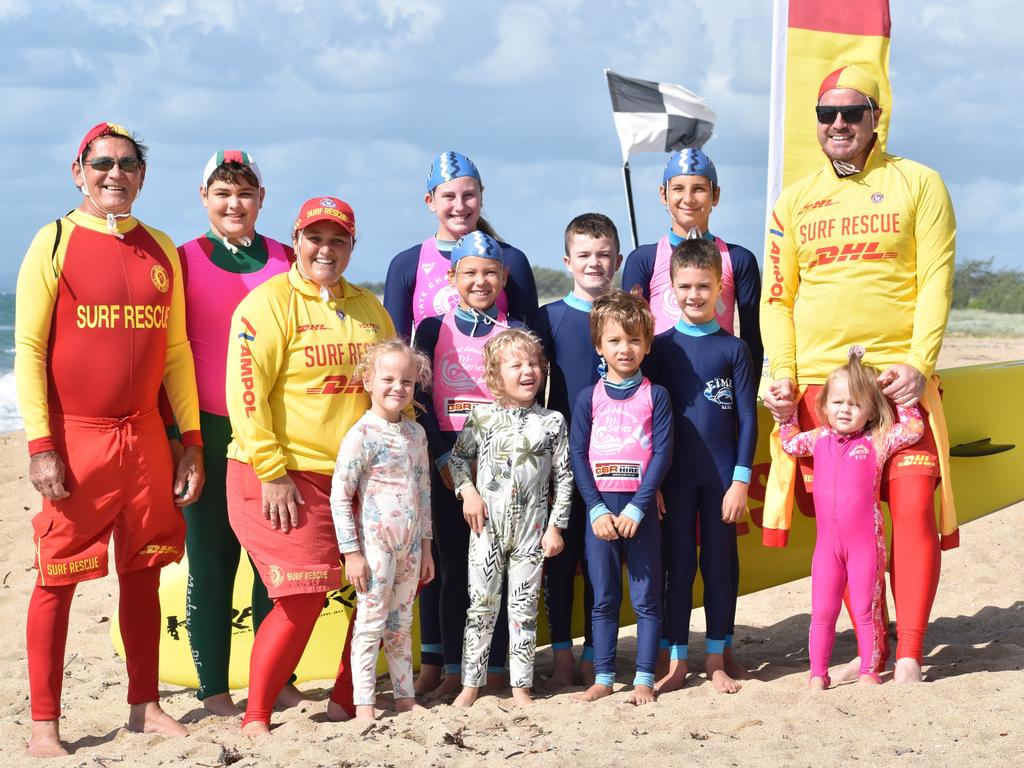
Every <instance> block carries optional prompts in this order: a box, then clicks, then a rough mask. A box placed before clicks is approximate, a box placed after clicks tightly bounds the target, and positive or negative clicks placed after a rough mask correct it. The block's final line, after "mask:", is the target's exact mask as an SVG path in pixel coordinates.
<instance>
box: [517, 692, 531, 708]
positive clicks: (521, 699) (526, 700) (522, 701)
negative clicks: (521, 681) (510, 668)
mask: <svg viewBox="0 0 1024 768" xmlns="http://www.w3.org/2000/svg"><path fill="white" fill-rule="evenodd" d="M512 703H513V704H515V705H516V706H517V707H528V706H530V705H531V704H533V695H532V694H531V693H530V689H529V688H513V689H512Z"/></svg>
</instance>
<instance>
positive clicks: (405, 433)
mask: <svg viewBox="0 0 1024 768" xmlns="http://www.w3.org/2000/svg"><path fill="white" fill-rule="evenodd" d="M355 496H358V497H359V507H360V508H359V510H358V516H359V519H358V521H357V520H356V517H355V514H354V513H353V497H355ZM331 513H332V514H333V516H334V527H335V529H336V530H337V533H338V549H339V550H340V551H341V553H342V554H345V553H348V552H358V551H360V550H361V551H362V553H363V556H364V557H365V558H366V562H367V563H368V564H369V566H370V571H371V574H370V581H369V585H368V588H367V591H366V592H364V593H356V600H357V607H358V610H357V612H356V625H355V628H354V629H353V633H352V658H351V663H352V689H353V700H354V702H355V704H356V706H372V705H373V702H374V698H375V693H376V682H377V677H376V666H377V653H378V650H379V649H380V641H381V637H383V638H384V656H385V657H386V658H387V660H388V670H389V671H390V673H391V682H392V685H393V686H394V689H395V698H396V699H403V698H411V697H412V696H413V695H414V694H413V687H412V683H413V680H412V604H413V600H414V599H415V598H416V587H417V585H418V583H419V576H420V559H421V556H422V552H421V540H422V539H429V538H431V525H430V465H429V463H428V459H427V438H426V434H425V433H424V432H423V427H421V426H420V425H419V424H417V423H416V422H415V421H409V420H406V419H402V420H401V421H399V422H397V423H391V422H389V421H387V420H385V419H382V418H381V417H379V416H377V415H375V414H373V413H372V412H371V411H367V412H366V413H364V414H363V416H362V418H360V419H359V421H357V422H356V423H355V424H354V425H353V426H352V428H351V429H350V430H349V431H348V432H347V433H346V434H345V437H344V439H343V440H342V441H341V447H340V448H339V449H338V460H337V463H336V464H335V466H334V480H333V482H332V483H331Z"/></svg>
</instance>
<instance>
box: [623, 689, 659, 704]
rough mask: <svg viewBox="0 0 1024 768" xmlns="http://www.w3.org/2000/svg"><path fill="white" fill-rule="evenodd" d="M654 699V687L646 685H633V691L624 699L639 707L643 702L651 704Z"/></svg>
mask: <svg viewBox="0 0 1024 768" xmlns="http://www.w3.org/2000/svg"><path fill="white" fill-rule="evenodd" d="M654 700H655V695H654V689H653V688H651V687H650V686H647V685H637V686H634V687H633V692H632V693H631V694H629V698H628V699H626V701H628V702H629V703H630V704H632V705H634V706H637V707H641V706H643V705H644V704H653V703H654Z"/></svg>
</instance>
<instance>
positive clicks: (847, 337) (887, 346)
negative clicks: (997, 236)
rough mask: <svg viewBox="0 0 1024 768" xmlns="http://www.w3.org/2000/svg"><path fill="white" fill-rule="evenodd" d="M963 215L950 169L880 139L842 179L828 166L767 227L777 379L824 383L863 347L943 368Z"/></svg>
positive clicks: (927, 371) (768, 321)
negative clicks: (855, 347)
mask: <svg viewBox="0 0 1024 768" xmlns="http://www.w3.org/2000/svg"><path fill="white" fill-rule="evenodd" d="M955 250H956V221H955V218H954V215H953V205H952V203H951V201H950V199H949V193H948V192H947V191H946V187H945V185H944V184H943V183H942V179H941V178H940V177H939V174H938V173H936V172H935V171H934V170H932V169H931V168H927V167H925V166H923V165H920V164H919V163H915V162H913V161H911V160H906V159H904V158H901V157H894V156H893V155H889V154H886V153H884V152H882V151H880V150H879V149H878V147H877V146H876V147H875V149H874V150H872V152H871V155H870V156H869V158H868V161H867V163H866V165H865V167H864V169H863V170H862V171H861V172H860V173H857V174H855V175H853V176H848V177H845V178H839V177H837V176H836V174H835V172H834V171H833V169H832V165H831V163H828V162H827V163H826V164H825V165H824V166H823V167H822V168H821V169H820V170H819V171H817V172H816V173H813V174H811V175H810V176H808V177H807V178H805V179H803V180H802V181H799V182H797V183H796V184H793V185H791V186H789V187H787V188H786V189H785V190H783V192H782V194H781V195H780V196H779V199H778V202H777V203H776V205H775V209H774V211H773V213H772V217H771V220H770V221H769V222H768V234H767V240H766V244H765V264H764V273H765V278H764V283H763V287H762V294H761V337H762V339H763V340H764V349H765V354H766V355H767V356H768V363H769V365H770V367H771V374H772V378H773V379H775V380H778V379H782V378H790V379H793V380H794V381H797V382H799V383H800V384H801V385H803V384H821V383H822V382H824V380H825V378H826V377H827V376H828V374H829V373H830V372H831V371H832V370H834V369H835V368H837V367H838V366H840V365H842V364H844V363H845V362H846V360H847V352H848V350H849V348H850V346H851V345H852V344H861V345H863V346H864V347H865V349H866V350H867V354H866V355H865V356H864V360H865V362H866V363H870V364H872V365H875V366H877V367H879V368H882V369H884V368H885V367H887V366H889V365H892V364H895V363H908V364H910V365H912V366H913V367H914V368H916V369H917V370H919V371H920V372H921V373H922V374H924V375H925V376H930V375H931V374H932V372H933V371H934V370H935V363H936V360H937V359H938V355H939V347H940V346H941V344H942V335H943V332H944V331H945V328H946V320H947V319H948V316H949V306H950V301H951V300H952V293H953V268H954V267H953V259H954V254H955Z"/></svg>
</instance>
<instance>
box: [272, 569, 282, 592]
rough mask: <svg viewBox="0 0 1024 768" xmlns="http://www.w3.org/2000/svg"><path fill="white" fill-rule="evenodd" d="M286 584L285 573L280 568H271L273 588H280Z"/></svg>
mask: <svg viewBox="0 0 1024 768" xmlns="http://www.w3.org/2000/svg"><path fill="white" fill-rule="evenodd" d="M283 582H284V572H283V571H282V570H281V568H280V567H279V566H276V565H271V566H270V583H271V585H272V586H275V587H280V586H281V584H282V583H283Z"/></svg>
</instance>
